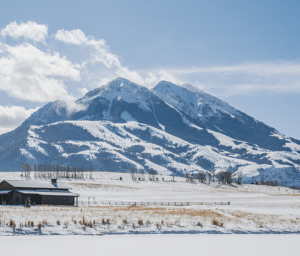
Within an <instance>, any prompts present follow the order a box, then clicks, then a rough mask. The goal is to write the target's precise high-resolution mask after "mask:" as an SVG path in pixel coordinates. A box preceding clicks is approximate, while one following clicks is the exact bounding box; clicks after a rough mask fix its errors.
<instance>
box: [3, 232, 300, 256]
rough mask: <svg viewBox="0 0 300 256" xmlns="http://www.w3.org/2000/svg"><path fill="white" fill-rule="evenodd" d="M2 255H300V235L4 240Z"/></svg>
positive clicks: (147, 236) (9, 238) (8, 238)
mask: <svg viewBox="0 0 300 256" xmlns="http://www.w3.org/2000/svg"><path fill="white" fill-rule="evenodd" d="M0 244H1V245H5V246H1V255H7V256H15V255H23V256H40V255H43V256H48V255H49V256H53V255H72V256H77V255H78V256H82V255H131V256H136V255H138V256H140V255H143V256H153V255H166V256H167V255H172V256H176V255H180V256H181V255H189V256H193V255H197V256H198V255H230V256H235V255H237V256H248V255H249V256H253V255H256V256H259V255H264V256H267V255H272V256H277V255H278V256H279V255H280V256H281V255H292V256H293V255H299V249H300V246H299V235H236V234H233V235H209V234H200V235H139V236H138V235H126V236H115V235H113V236H102V237H95V236H94V237H90V236H64V237H61V236H51V237H49V236H47V237H46V236H40V237H32V236H28V237H0Z"/></svg>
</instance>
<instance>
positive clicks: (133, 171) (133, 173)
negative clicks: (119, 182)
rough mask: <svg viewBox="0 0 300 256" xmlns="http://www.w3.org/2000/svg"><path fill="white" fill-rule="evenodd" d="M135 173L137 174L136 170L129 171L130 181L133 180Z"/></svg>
mask: <svg viewBox="0 0 300 256" xmlns="http://www.w3.org/2000/svg"><path fill="white" fill-rule="evenodd" d="M136 173H137V170H136V169H135V168H131V169H130V174H131V179H132V180H134V179H135V177H134V175H135V174H136Z"/></svg>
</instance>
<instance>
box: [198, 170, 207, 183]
mask: <svg viewBox="0 0 300 256" xmlns="http://www.w3.org/2000/svg"><path fill="white" fill-rule="evenodd" d="M205 176H206V175H205V173H204V172H198V173H197V178H198V180H199V182H202V183H204V182H205Z"/></svg>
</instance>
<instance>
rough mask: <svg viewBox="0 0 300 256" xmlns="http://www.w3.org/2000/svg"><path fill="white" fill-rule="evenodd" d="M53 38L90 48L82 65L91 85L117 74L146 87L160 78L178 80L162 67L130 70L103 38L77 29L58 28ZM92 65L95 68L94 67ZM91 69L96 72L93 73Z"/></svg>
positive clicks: (114, 76) (152, 84) (99, 83)
mask: <svg viewBox="0 0 300 256" xmlns="http://www.w3.org/2000/svg"><path fill="white" fill-rule="evenodd" d="M55 38H56V39H57V40H59V41H62V42H65V43H68V44H74V45H83V46H84V47H89V48H90V49H91V50H90V58H89V59H87V60H85V61H83V63H82V67H83V68H84V71H85V72H84V74H85V77H86V79H87V81H88V82H89V84H90V85H92V87H96V86H99V85H102V84H106V83H108V82H109V81H111V80H113V79H114V78H116V77H119V76H120V77H124V78H127V79H129V80H130V81H133V82H135V83H137V84H140V85H143V86H146V87H153V86H154V85H155V84H157V83H158V82H159V81H161V80H168V81H171V82H176V83H178V82H179V80H178V79H176V78H175V76H173V75H171V74H170V73H168V72H166V71H164V70H163V69H161V70H157V71H155V72H152V71H149V72H147V71H141V72H140V71H138V70H131V69H130V68H128V67H126V66H124V65H122V63H121V61H120V57H118V56H117V55H116V54H113V53H112V52H111V50H110V49H109V47H108V46H107V44H106V42H105V40H104V39H95V38H94V37H93V36H88V37H87V36H86V35H85V34H84V32H82V31H81V30H79V29H76V30H71V31H66V30H63V29H62V30H58V31H57V33H56V34H55ZM97 65H99V67H98V66H97ZM94 66H96V67H97V68H94ZM93 69H95V71H96V72H97V73H93V71H92V70H93ZM91 71H92V72H91Z"/></svg>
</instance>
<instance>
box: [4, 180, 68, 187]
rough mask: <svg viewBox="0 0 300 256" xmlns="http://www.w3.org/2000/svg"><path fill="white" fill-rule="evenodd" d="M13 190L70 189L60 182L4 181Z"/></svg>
mask: <svg viewBox="0 0 300 256" xmlns="http://www.w3.org/2000/svg"><path fill="white" fill-rule="evenodd" d="M5 181H6V182H7V183H8V184H10V185H11V186H13V187H15V188H39V189H70V188H71V187H70V186H68V185H66V184H65V183H62V182H57V183H54V182H49V181H35V180H5Z"/></svg>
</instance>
